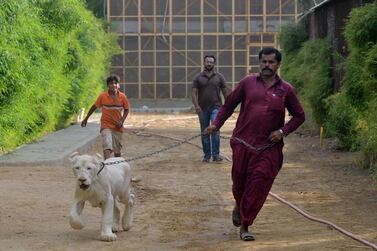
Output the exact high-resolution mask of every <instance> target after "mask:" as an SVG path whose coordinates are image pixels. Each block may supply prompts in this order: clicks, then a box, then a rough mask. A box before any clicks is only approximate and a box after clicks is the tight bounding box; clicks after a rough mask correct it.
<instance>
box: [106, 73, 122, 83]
mask: <svg viewBox="0 0 377 251" xmlns="http://www.w3.org/2000/svg"><path fill="white" fill-rule="evenodd" d="M113 81H115V82H117V83H119V82H120V77H119V76H118V75H115V74H113V75H110V76H109V77H107V79H106V84H107V85H109V84H110V83H111V82H113Z"/></svg>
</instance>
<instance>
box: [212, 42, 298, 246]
mask: <svg viewBox="0 0 377 251" xmlns="http://www.w3.org/2000/svg"><path fill="white" fill-rule="evenodd" d="M259 61H260V69H261V71H260V73H259V74H258V75H255V76H247V77H245V78H243V79H242V80H241V81H240V82H239V84H238V85H237V87H236V88H235V89H234V91H233V92H232V93H231V94H230V95H229V96H228V97H227V98H226V100H225V104H224V105H223V106H222V107H221V109H220V111H219V113H218V115H217V117H216V119H215V121H214V122H213V124H212V125H211V126H209V127H207V129H206V130H205V132H206V133H212V132H214V131H216V130H219V129H220V127H221V126H222V125H223V124H224V122H225V121H226V120H227V119H228V118H229V117H230V116H231V115H232V113H233V111H234V109H235V108H236V107H237V105H238V104H241V110H240V113H239V117H238V120H237V124H236V127H235V129H234V130H233V135H232V139H231V142H230V144H231V147H232V151H233V166H232V181H233V187H232V192H233V196H234V199H235V201H236V205H235V208H234V210H233V213H232V218H233V224H234V225H235V226H240V238H241V239H242V240H245V241H250V240H254V236H253V234H252V233H251V232H249V230H248V227H249V226H251V225H252V224H253V222H254V220H255V218H256V216H257V214H258V213H259V211H260V209H261V208H262V206H263V204H264V202H265V200H266V198H267V195H268V193H269V191H270V189H271V187H272V184H273V182H274V179H275V177H276V175H277V174H278V172H279V170H280V168H281V166H282V163H283V152H282V150H283V145H284V142H283V137H285V136H287V135H288V134H290V133H291V132H293V131H294V130H296V129H297V128H298V127H299V126H300V125H301V124H302V123H303V122H304V120H305V113H304V110H303V108H302V106H301V104H300V101H299V100H298V98H297V95H296V90H295V89H294V87H292V86H291V85H290V84H289V83H287V82H286V81H284V80H282V79H281V78H280V77H279V76H278V75H277V74H276V72H277V70H278V69H279V66H280V61H281V54H280V52H279V51H278V50H277V49H275V48H264V49H263V50H261V51H260V53H259ZM285 108H287V110H288V112H289V113H290V115H291V116H292V118H291V119H290V120H289V121H288V122H287V123H286V124H284V119H285ZM237 139H240V140H242V141H244V142H245V143H246V144H245V143H242V142H240V140H237ZM271 142H272V143H275V144H273V145H272V146H271V147H268V148H266V149H264V150H263V149H262V148H263V147H264V146H268V145H270V144H271ZM255 148H257V149H255ZM258 148H259V149H258Z"/></svg>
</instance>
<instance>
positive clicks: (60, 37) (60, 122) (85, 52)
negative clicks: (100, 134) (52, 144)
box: [0, 0, 118, 152]
mask: <svg viewBox="0 0 377 251" xmlns="http://www.w3.org/2000/svg"><path fill="white" fill-rule="evenodd" d="M0 22H1V24H2V27H1V34H2V36H1V37H0V152H7V151H9V150H12V149H13V148H15V147H17V146H18V145H20V144H23V143H25V142H29V141H32V140H34V139H37V138H39V137H40V136H41V135H43V134H45V133H47V132H50V131H54V130H56V129H59V128H62V127H64V126H66V125H67V123H68V122H69V121H70V118H71V117H72V116H74V115H75V114H76V112H77V111H78V110H79V109H80V108H81V107H88V106H89V105H90V104H91V103H92V102H93V101H94V99H95V98H96V96H97V95H98V92H99V91H100V90H101V89H102V87H103V79H104V78H105V75H106V73H107V70H108V67H109V65H110V57H111V56H112V54H113V53H116V50H117V48H118V47H117V45H116V40H115V38H114V37H112V36H109V35H108V34H107V33H106V32H105V31H104V29H103V27H104V25H103V23H102V22H101V21H99V20H97V19H96V18H95V17H94V16H93V15H92V14H91V12H90V11H88V10H86V9H85V6H84V5H83V3H82V1H80V0H68V1H67V0H64V1H63V0H18V1H4V2H2V4H1V5H0Z"/></svg>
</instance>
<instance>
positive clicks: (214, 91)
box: [192, 71, 226, 111]
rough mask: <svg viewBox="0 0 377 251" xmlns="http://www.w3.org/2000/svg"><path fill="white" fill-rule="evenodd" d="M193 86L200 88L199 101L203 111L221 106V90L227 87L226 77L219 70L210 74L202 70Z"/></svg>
mask: <svg viewBox="0 0 377 251" xmlns="http://www.w3.org/2000/svg"><path fill="white" fill-rule="evenodd" d="M192 87H193V88H197V89H198V103H199V106H200V108H201V109H202V110H203V111H207V110H209V109H213V108H215V107H220V106H221V104H222V102H221V97H220V90H221V89H222V88H225V87H226V83H225V78H224V76H223V75H222V74H221V73H219V72H216V71H214V72H212V74H211V75H210V76H207V74H206V73H205V72H204V71H202V72H201V73H199V74H198V75H196V76H195V78H194V80H193V81H192Z"/></svg>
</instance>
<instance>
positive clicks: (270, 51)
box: [259, 47, 281, 62]
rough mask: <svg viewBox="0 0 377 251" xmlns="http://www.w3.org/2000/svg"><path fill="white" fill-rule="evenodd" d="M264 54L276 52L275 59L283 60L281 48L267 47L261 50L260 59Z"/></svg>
mask: <svg viewBox="0 0 377 251" xmlns="http://www.w3.org/2000/svg"><path fill="white" fill-rule="evenodd" d="M262 54H264V55H271V54H275V59H276V60H277V61H278V62H280V61H281V53H280V51H279V50H277V49H275V48H274V47H266V48H263V49H262V50H261V51H260V52H259V60H260V59H261V58H262Z"/></svg>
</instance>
